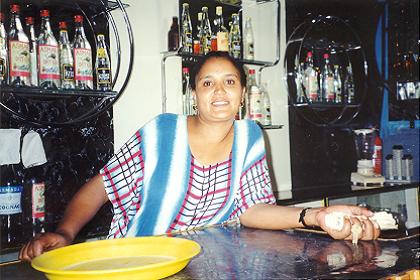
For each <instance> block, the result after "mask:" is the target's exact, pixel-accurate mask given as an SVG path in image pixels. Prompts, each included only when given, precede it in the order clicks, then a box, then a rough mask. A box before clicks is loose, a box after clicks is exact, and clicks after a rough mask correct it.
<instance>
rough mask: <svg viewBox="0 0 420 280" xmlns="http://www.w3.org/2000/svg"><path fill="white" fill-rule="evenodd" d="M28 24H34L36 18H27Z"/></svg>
mask: <svg viewBox="0 0 420 280" xmlns="http://www.w3.org/2000/svg"><path fill="white" fill-rule="evenodd" d="M25 22H26V24H28V25H29V24H34V18H33V17H26V18H25Z"/></svg>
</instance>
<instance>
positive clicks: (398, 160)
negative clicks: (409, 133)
mask: <svg viewBox="0 0 420 280" xmlns="http://www.w3.org/2000/svg"><path fill="white" fill-rule="evenodd" d="M392 156H393V171H392V173H393V174H394V178H395V177H396V179H397V180H402V156H403V146H401V145H394V146H392Z"/></svg>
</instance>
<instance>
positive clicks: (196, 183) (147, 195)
mask: <svg viewBox="0 0 420 280" xmlns="http://www.w3.org/2000/svg"><path fill="white" fill-rule="evenodd" d="M245 84H246V77H245V73H244V71H243V69H242V67H241V66H239V65H238V64H237V63H236V61H235V60H233V59H232V58H231V57H230V56H229V55H228V54H227V53H225V52H211V53H209V54H208V55H207V56H206V57H205V58H204V60H203V61H201V62H200V63H198V64H197V65H196V67H195V68H194V69H193V72H192V76H191V85H192V89H193V92H192V94H193V97H194V100H195V102H196V108H197V115H196V116H189V117H185V116H177V115H173V114H163V115H160V116H158V117H156V118H155V119H153V120H152V121H150V122H149V123H147V124H146V125H145V126H144V127H142V128H141V129H140V130H139V131H137V132H136V133H135V134H134V135H133V136H132V137H131V139H130V140H129V141H128V142H127V143H126V144H125V145H124V146H123V147H122V148H121V149H120V151H119V152H118V153H117V154H116V155H115V156H114V157H113V158H112V159H111V160H110V161H109V162H108V164H107V165H106V166H105V167H104V168H103V169H102V170H101V171H100V174H99V175H97V176H96V177H94V178H93V179H91V180H90V181H89V182H88V183H86V185H84V186H83V187H82V188H81V189H80V191H79V192H78V193H76V195H75V196H74V198H73V199H72V200H71V202H70V203H69V205H68V207H67V209H66V211H65V214H64V217H63V220H62V222H61V223H60V224H59V226H58V228H57V230H56V231H55V232H54V233H45V234H42V235H40V236H37V237H35V238H34V239H33V240H31V241H30V242H28V243H27V244H26V245H25V246H24V247H23V248H22V250H21V252H20V255H19V257H20V259H22V260H31V259H32V258H33V257H35V256H37V255H39V254H41V253H42V252H43V251H45V250H50V249H53V248H58V247H61V246H65V245H68V244H71V242H72V241H73V240H74V238H75V237H76V235H77V233H78V232H79V230H80V229H81V228H82V227H83V226H84V225H85V224H86V223H87V222H88V221H89V220H90V219H91V218H92V217H93V216H94V215H95V213H96V212H97V211H98V209H99V208H100V207H101V206H102V205H103V204H104V203H106V202H107V201H108V200H110V201H111V202H112V204H113V208H114V218H113V220H112V223H111V227H110V231H109V237H110V238H118V237H125V236H142V235H155V234H164V233H167V232H172V231H178V230H186V229H190V228H194V227H200V226H206V225H211V224H219V223H224V222H228V221H231V220H239V221H240V223H241V224H242V225H244V226H248V227H255V228H264V229H286V228H294V227H302V226H320V227H321V228H322V229H324V230H325V231H327V232H328V233H329V234H330V235H331V236H332V237H333V238H336V239H350V238H351V231H350V227H351V224H360V225H361V227H362V228H363V231H362V233H361V235H360V236H359V238H361V239H363V240H368V239H376V238H377V237H378V235H379V228H378V227H377V225H374V224H373V223H372V222H371V221H370V220H369V219H367V218H366V217H368V216H371V215H372V213H371V212H370V211H367V210H366V209H363V208H359V207H356V206H331V207H327V208H317V209H302V208H294V207H282V206H277V205H275V199H274V196H273V193H272V189H271V183H270V177H269V174H268V168H267V163H266V157H265V148H264V141H263V137H262V132H261V129H260V128H259V127H258V125H256V124H255V123H254V122H253V121H249V120H241V121H235V115H236V114H237V112H238V110H239V107H240V106H241V103H242V102H243V100H244V95H245ZM335 211H339V212H346V213H347V214H348V215H349V216H363V218H349V219H348V220H346V222H345V226H344V227H343V229H342V230H340V231H337V230H333V229H330V228H328V227H327V226H326V225H325V215H326V214H328V213H330V212H335Z"/></svg>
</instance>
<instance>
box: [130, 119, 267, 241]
mask: <svg viewBox="0 0 420 280" xmlns="http://www.w3.org/2000/svg"><path fill="white" fill-rule="evenodd" d="M140 135H141V137H142V142H141V143H142V147H141V149H142V152H143V158H144V181H143V182H144V185H143V188H142V190H141V197H142V201H141V207H140V209H139V211H138V212H137V213H136V216H135V217H134V218H133V219H132V221H131V222H130V224H129V225H128V231H127V234H126V236H127V237H130V236H144V235H157V234H164V233H165V232H166V231H167V230H168V228H169V227H170V225H171V223H172V222H173V221H174V219H175V217H176V215H177V214H178V213H179V211H180V209H181V206H182V202H183V200H184V198H185V196H186V192H187V189H188V179H189V170H190V164H191V152H190V148H189V144H188V132H187V118H186V117H185V116H181V115H175V114H162V115H159V116H158V117H156V118H155V119H153V120H151V121H150V122H148V123H147V124H146V125H145V126H143V127H142V128H141V129H140ZM264 155H265V147H264V140H263V136H262V132H261V129H260V127H259V126H258V125H257V124H256V123H255V122H254V121H250V120H240V121H235V123H234V141H233V146H232V174H231V186H230V188H231V190H230V195H229V198H228V200H227V202H226V204H225V206H224V207H223V208H222V209H221V210H220V211H219V212H218V213H217V214H216V215H215V216H214V217H213V218H212V219H211V220H210V222H209V224H218V223H222V222H225V221H227V220H228V218H229V216H230V215H231V214H232V211H233V210H234V198H235V194H236V193H237V191H238V189H239V186H240V178H241V175H242V173H243V172H244V171H245V170H247V169H248V168H249V167H250V166H251V165H252V164H254V163H255V162H256V161H258V160H260V159H261V158H262V157H263V156H264Z"/></svg>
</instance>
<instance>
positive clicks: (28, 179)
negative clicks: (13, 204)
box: [23, 165, 45, 238]
mask: <svg viewBox="0 0 420 280" xmlns="http://www.w3.org/2000/svg"><path fill="white" fill-rule="evenodd" d="M24 173H25V181H24V182H25V186H24V192H23V196H24V203H23V208H24V209H23V211H24V219H25V221H24V223H25V228H26V232H27V233H26V235H27V236H28V238H29V237H30V236H35V235H36V234H38V233H42V232H45V180H44V178H43V170H42V166H39V165H38V166H33V167H30V168H27V169H26V170H25V171H24Z"/></svg>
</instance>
